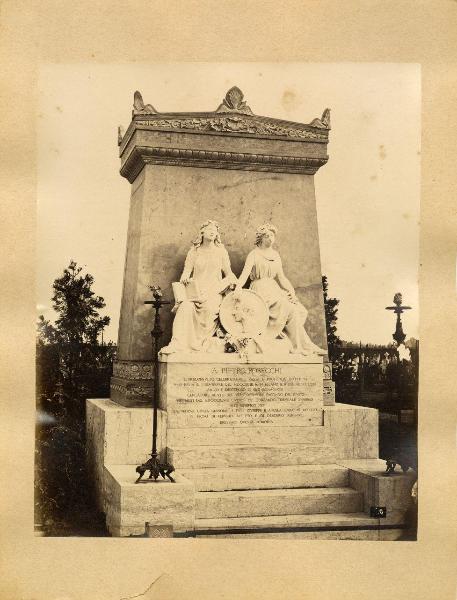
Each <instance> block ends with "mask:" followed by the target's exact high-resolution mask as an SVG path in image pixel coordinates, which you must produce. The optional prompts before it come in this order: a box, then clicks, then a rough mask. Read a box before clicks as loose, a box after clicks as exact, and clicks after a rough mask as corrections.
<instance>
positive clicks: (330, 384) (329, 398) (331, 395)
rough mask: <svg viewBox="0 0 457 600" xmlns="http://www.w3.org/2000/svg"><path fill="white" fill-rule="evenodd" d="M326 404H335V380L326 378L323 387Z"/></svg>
mask: <svg viewBox="0 0 457 600" xmlns="http://www.w3.org/2000/svg"><path fill="white" fill-rule="evenodd" d="M323 397H324V406H334V404H335V382H334V381H330V380H329V379H324V387H323Z"/></svg>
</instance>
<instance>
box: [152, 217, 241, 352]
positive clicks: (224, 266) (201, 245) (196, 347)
mask: <svg viewBox="0 0 457 600" xmlns="http://www.w3.org/2000/svg"><path fill="white" fill-rule="evenodd" d="M223 276H224V281H226V282H227V285H229V284H230V283H236V277H235V275H234V274H233V272H232V269H231V266H230V259H229V255H228V252H227V250H226V249H225V247H224V246H223V244H222V242H221V237H220V232H219V225H218V224H217V223H216V221H211V220H208V221H205V222H204V223H203V224H202V225H201V226H200V231H199V235H198V237H197V238H196V239H195V240H194V242H193V244H192V246H191V248H190V250H189V252H188V253H187V257H186V260H185V263H184V270H183V272H182V275H181V279H180V282H181V283H183V284H184V285H185V286H188V285H189V284H190V282H191V281H192V282H194V283H195V284H196V287H197V289H198V290H199V297H198V298H194V299H192V300H183V301H182V302H180V303H178V304H177V305H175V307H174V309H173V310H174V311H175V312H176V314H175V318H174V322H173V335H172V339H171V342H170V344H169V345H168V346H166V347H164V348H162V350H161V354H171V353H174V352H201V351H205V350H207V349H208V345H209V342H210V340H211V338H212V336H213V335H214V333H215V331H216V327H217V319H218V315H219V307H220V304H221V302H222V292H223V289H221V286H223V285H224V282H223ZM225 278H228V279H227V280H226V279H225ZM226 287H227V286H226Z"/></svg>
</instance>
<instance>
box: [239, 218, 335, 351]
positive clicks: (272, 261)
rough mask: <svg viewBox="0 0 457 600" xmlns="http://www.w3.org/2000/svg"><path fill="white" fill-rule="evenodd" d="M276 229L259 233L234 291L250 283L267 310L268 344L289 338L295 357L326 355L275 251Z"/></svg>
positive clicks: (266, 226)
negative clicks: (308, 326) (307, 324)
mask: <svg viewBox="0 0 457 600" xmlns="http://www.w3.org/2000/svg"><path fill="white" fill-rule="evenodd" d="M276 233H277V229H276V227H275V226H274V225H271V224H270V223H266V224H264V225H262V226H261V227H259V228H258V229H257V231H256V242H255V245H256V247H255V248H254V250H251V252H250V253H249V254H248V256H247V257H246V262H245V265H244V268H243V271H242V273H241V275H240V277H239V279H238V283H237V286H236V289H235V293H237V292H238V291H239V290H241V288H242V287H243V285H244V284H245V283H246V281H247V279H248V278H250V280H251V282H250V285H249V288H250V289H251V290H253V291H254V292H256V293H257V294H258V295H259V296H261V298H263V300H264V301H265V303H266V304H267V306H268V310H269V322H268V327H267V332H266V340H265V341H266V343H267V344H271V343H272V342H273V341H274V340H275V339H276V338H277V337H284V336H285V337H287V338H288V339H289V341H290V344H291V352H292V353H294V354H304V355H306V354H320V355H324V354H326V351H325V350H323V349H322V348H319V347H318V346H316V344H314V343H313V342H312V341H311V339H310V337H309V335H308V334H307V333H306V330H305V321H306V317H307V314H308V311H307V310H306V308H305V307H304V306H303V305H302V304H301V303H300V302H299V301H298V299H297V297H296V295H295V290H294V288H293V287H292V284H291V283H290V281H289V280H288V279H287V277H286V276H285V274H284V270H283V267H282V261H281V257H280V255H279V253H278V252H277V251H276V250H275V249H274V248H273V245H274V242H275V239H276Z"/></svg>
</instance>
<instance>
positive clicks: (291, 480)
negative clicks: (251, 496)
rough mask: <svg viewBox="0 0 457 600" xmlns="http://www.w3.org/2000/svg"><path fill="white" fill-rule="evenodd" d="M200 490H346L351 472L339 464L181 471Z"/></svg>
mask: <svg viewBox="0 0 457 600" xmlns="http://www.w3.org/2000/svg"><path fill="white" fill-rule="evenodd" d="M180 473H181V474H182V475H184V477H186V478H187V479H189V480H190V481H192V482H193V483H194V484H195V489H196V490H198V491H202V492H204V491H224V490H247V489H256V490H260V489H280V488H307V487H308V488H313V487H345V486H348V484H349V475H348V469H346V468H344V467H339V466H337V465H282V466H277V467H231V468H225V469H217V468H206V469H181V470H180Z"/></svg>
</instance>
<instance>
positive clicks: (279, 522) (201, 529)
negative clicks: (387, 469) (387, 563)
mask: <svg viewBox="0 0 457 600" xmlns="http://www.w3.org/2000/svg"><path fill="white" fill-rule="evenodd" d="M383 527H385V525H384V523H383V520H382V519H373V518H371V517H369V516H368V515H366V514H365V513H362V512H356V513H327V514H309V515H274V516H262V517H233V518H216V519H196V520H195V531H194V534H195V536H196V537H202V538H215V537H219V538H282V539H294V538H295V539H325V540H331V539H337V540H396V539H399V538H400V537H401V535H402V533H403V529H402V524H398V523H397V524H396V526H392V525H390V526H389V528H385V529H384V528H383Z"/></svg>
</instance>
